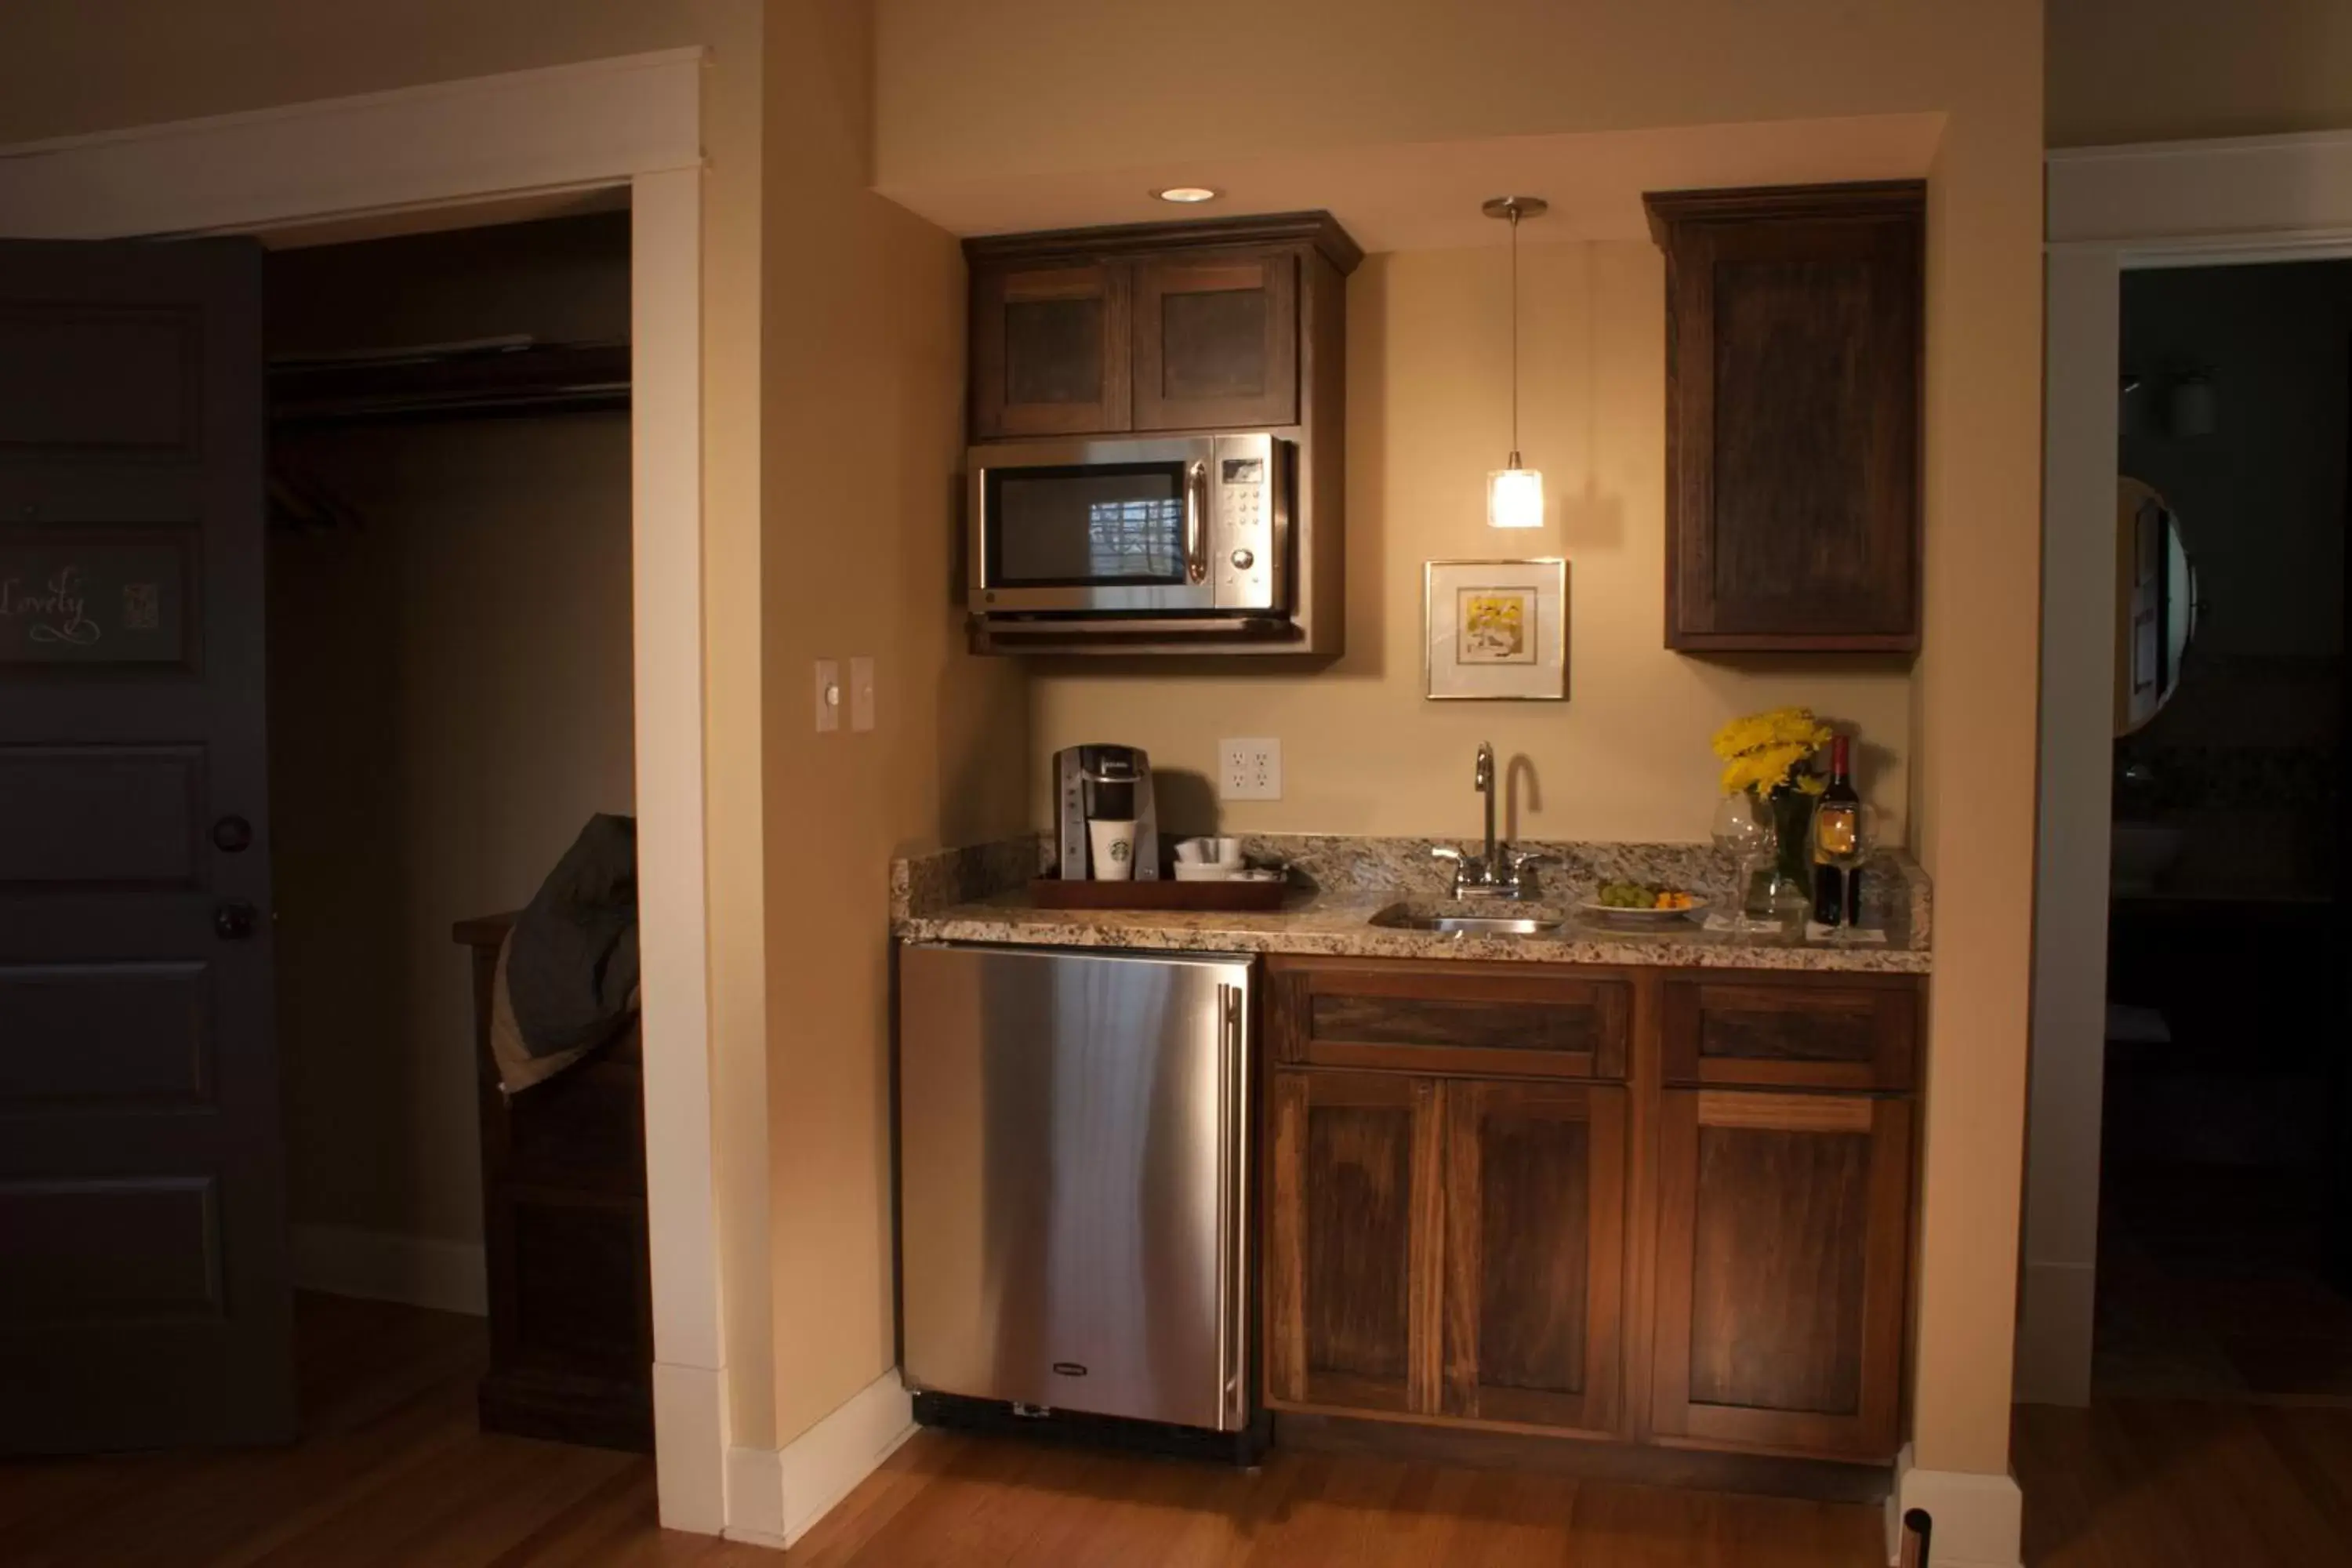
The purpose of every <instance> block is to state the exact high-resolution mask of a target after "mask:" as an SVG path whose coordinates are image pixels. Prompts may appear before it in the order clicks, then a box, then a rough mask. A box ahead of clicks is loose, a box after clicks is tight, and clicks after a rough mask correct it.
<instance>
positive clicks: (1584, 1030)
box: [1267, 961, 1633, 1079]
mask: <svg viewBox="0 0 2352 1568" xmlns="http://www.w3.org/2000/svg"><path fill="white" fill-rule="evenodd" d="M1631 992H1632V986H1631V985H1630V984H1628V983H1627V982H1626V981H1624V980H1622V979H1620V978H1615V977H1612V976H1584V975H1579V976H1574V977H1570V976H1567V975H1562V974H1559V973H1546V972H1541V971H1538V972H1535V973H1527V974H1499V975H1498V974H1496V973H1493V972H1492V970H1491V969H1489V970H1487V971H1486V972H1484V973H1479V972H1475V971H1472V970H1469V969H1468V968H1466V966H1463V965H1457V964H1447V963H1400V964H1361V965H1359V964H1346V963H1339V964H1327V963H1318V962H1315V961H1304V962H1301V961H1291V962H1290V963H1285V964H1283V965H1281V966H1279V967H1277V968H1276V969H1275V970H1274V972H1273V974H1272V984H1271V986H1270V988H1269V1000H1268V1006H1269V1016H1268V1019H1267V1036H1268V1038H1269V1039H1270V1040H1271V1041H1272V1044H1273V1049H1274V1055H1275V1059H1276V1060H1277V1061H1279V1062H1282V1063H1284V1064H1286V1065H1290V1066H1301V1065H1304V1066H1315V1067H1341V1068H1393V1069H1396V1070H1400V1071H1406V1072H1437V1073H1457V1074H1459V1073H1482V1074H1483V1073H1492V1074H1501V1075H1507V1076H1512V1077H1531V1078H1599V1079H1622V1078H1623V1077H1624V1076H1625V1047H1626V1037H1627V1034H1628V1032H1629V1028H1630V1022H1629V1021H1630V1018H1631V1016H1632V1012H1633V1007H1632V996H1631Z"/></svg>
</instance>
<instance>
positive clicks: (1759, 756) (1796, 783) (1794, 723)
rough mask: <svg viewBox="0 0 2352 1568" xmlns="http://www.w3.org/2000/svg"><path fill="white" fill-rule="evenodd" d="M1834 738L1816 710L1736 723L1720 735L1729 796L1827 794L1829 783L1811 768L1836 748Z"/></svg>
mask: <svg viewBox="0 0 2352 1568" xmlns="http://www.w3.org/2000/svg"><path fill="white" fill-rule="evenodd" d="M1831 733H1832V731H1831V730H1830V727H1829V726H1828V725H1827V724H1824V723H1822V721H1820V720H1818V719H1816V718H1814V717H1813V710H1811V709H1810V708H1775V709H1773V710H1771V711H1769V712H1768V713H1751V714H1749V715H1748V717H1747V718H1745V719H1734V720H1733V721H1731V722H1730V723H1728V724H1726V725H1725V726H1724V727H1723V728H1722V729H1720V730H1717V731H1716V732H1715V754H1716V755H1717V756H1718V757H1721V758H1722V759H1723V764H1724V765H1723V793H1724V794H1726V795H1737V794H1738V793H1739V792H1740V791H1741V790H1747V791H1748V792H1750V793H1751V794H1754V795H1768V796H1769V795H1777V794H1779V793H1780V792H1781V791H1783V790H1790V789H1794V790H1799V791H1801V792H1802V793H1804V794H1806V795H1819V794H1821V793H1822V790H1823V789H1825V788H1827V787H1828V781H1826V780H1825V779H1823V778H1822V775H1821V774H1819V773H1815V772H1813V771H1812V769H1811V768H1810V767H1808V766H1807V765H1806V764H1807V763H1811V761H1812V759H1813V753H1814V752H1818V751H1820V750H1821V749H1822V747H1823V746H1826V745H1828V744H1829V743H1830V739H1831Z"/></svg>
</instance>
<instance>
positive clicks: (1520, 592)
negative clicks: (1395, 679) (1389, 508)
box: [1422, 561, 1568, 702]
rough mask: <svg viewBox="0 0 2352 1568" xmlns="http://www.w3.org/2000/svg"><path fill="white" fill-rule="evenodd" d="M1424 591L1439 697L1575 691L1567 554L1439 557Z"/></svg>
mask: <svg viewBox="0 0 2352 1568" xmlns="http://www.w3.org/2000/svg"><path fill="white" fill-rule="evenodd" d="M1422 595H1423V597H1422V626H1423V634H1424V636H1425V637H1426V639H1427V648H1426V652H1425V656H1424V664H1423V668H1424V670H1425V672H1426V677H1427V680H1428V690H1429V697H1430V700H1432V701H1449V700H1480V699H1483V700H1488V701H1510V700H1516V701H1522V702H1559V701H1562V700H1565V699H1566V698H1567V696H1568V563H1567V562H1565V561H1432V562H1430V563H1428V564H1427V565H1426V566H1425V567H1423V578H1422Z"/></svg>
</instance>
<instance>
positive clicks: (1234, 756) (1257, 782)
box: [1217, 739, 1282, 800]
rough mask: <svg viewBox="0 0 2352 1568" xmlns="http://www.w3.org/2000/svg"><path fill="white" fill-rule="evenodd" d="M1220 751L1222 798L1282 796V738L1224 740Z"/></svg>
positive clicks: (1269, 797)
mask: <svg viewBox="0 0 2352 1568" xmlns="http://www.w3.org/2000/svg"><path fill="white" fill-rule="evenodd" d="M1217 752H1218V762H1217V798H1218V799H1219V800H1280V799H1281V798H1282V742H1280V741H1276V740H1272V739H1265V740H1255V741H1220V742H1217Z"/></svg>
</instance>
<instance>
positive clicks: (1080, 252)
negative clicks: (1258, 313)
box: [963, 212, 1364, 277]
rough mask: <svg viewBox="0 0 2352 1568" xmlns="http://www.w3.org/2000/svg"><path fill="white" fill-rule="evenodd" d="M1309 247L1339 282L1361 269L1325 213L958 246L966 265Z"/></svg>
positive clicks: (984, 238)
mask: <svg viewBox="0 0 2352 1568" xmlns="http://www.w3.org/2000/svg"><path fill="white" fill-rule="evenodd" d="M1283 244H1300V245H1311V246H1313V247H1315V248H1316V249H1317V250H1318V251H1319V252H1320V253H1321V254H1322V256H1323V258H1324V259H1325V260H1327V261H1328V262H1329V263H1330V264H1331V265H1332V266H1334V267H1336V268H1339V272H1340V275H1341V276H1342V277H1344V276H1346V275H1347V274H1349V273H1350V272H1353V271H1354V270H1355V269H1356V268H1358V267H1359V266H1360V265H1362V263H1363V259H1364V247H1362V246H1360V245H1358V244H1357V243H1356V242H1355V240H1354V239H1353V238H1352V237H1349V233H1348V231H1347V230H1346V229H1344V228H1341V227H1340V226H1339V219H1337V218H1335V217H1333V216H1331V215H1330V214H1329V213H1328V212H1297V213H1254V214H1245V215H1243V216H1237V217H1216V218H1197V219H1191V220H1188V221H1184V222H1180V223H1130V224H1113V225H1108V226H1101V227H1096V228H1057V229H1046V230H1044V231H1041V232H1039V233H1036V234H989V235H976V236H974V237H971V238H970V239H967V240H965V241H964V242H963V255H964V259H965V260H966V261H967V262H974V263H977V262H1003V261H1031V260H1039V259H1043V258H1055V259H1066V258H1073V257H1088V256H1123V255H1127V254H1129V253H1130V252H1134V251H1142V250H1168V249H1171V248H1172V247H1184V246H1196V245H1198V246H1211V245H1283Z"/></svg>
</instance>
